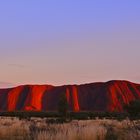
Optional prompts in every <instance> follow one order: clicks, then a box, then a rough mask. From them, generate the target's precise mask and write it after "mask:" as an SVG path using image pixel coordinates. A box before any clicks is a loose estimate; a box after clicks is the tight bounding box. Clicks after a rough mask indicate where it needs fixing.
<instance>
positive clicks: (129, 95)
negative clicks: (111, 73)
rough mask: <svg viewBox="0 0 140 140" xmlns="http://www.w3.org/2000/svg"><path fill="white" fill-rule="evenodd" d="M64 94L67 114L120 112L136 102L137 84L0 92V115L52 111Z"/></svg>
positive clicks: (31, 87) (22, 88)
mask: <svg viewBox="0 0 140 140" xmlns="http://www.w3.org/2000/svg"><path fill="white" fill-rule="evenodd" d="M61 94H65V95H66V97H67V100H68V103H69V110H71V111H123V105H124V104H128V103H129V102H130V101H131V100H135V99H140V84H135V83H131V82H128V81H115V80H114V81H109V82H105V83H103V82H102V83H91V84H83V85H64V86H51V85H22V86H18V87H14V88H8V89H0V111H16V110H26V111H56V110H57V108H58V102H59V99H60V96H61Z"/></svg>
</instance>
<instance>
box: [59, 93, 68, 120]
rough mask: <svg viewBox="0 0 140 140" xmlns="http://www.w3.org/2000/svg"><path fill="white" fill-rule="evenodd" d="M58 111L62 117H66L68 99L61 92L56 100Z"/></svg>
mask: <svg viewBox="0 0 140 140" xmlns="http://www.w3.org/2000/svg"><path fill="white" fill-rule="evenodd" d="M58 112H59V113H60V115H61V116H62V117H67V112H68V101H67V98H66V95H65V94H61V96H60V99H59V102H58Z"/></svg>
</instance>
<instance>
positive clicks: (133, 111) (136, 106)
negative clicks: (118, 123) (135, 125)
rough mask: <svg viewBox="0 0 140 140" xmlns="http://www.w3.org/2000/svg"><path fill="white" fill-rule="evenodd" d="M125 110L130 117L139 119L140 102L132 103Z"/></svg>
mask: <svg viewBox="0 0 140 140" xmlns="http://www.w3.org/2000/svg"><path fill="white" fill-rule="evenodd" d="M124 108H125V110H126V111H127V112H128V113H129V115H130V117H138V115H139V114H140V100H134V101H131V102H130V103H129V104H128V105H125V107H124Z"/></svg>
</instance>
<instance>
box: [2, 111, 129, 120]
mask: <svg viewBox="0 0 140 140" xmlns="http://www.w3.org/2000/svg"><path fill="white" fill-rule="evenodd" d="M0 116H6V117H19V118H31V117H40V118H59V117H61V115H60V114H59V112H36V111H13V112H0ZM67 117H68V118H69V119H72V120H73V119H76V120H88V119H96V118H99V119H103V118H106V119H125V118H126V117H129V114H128V113H125V112H122V113H120V112H68V113H67Z"/></svg>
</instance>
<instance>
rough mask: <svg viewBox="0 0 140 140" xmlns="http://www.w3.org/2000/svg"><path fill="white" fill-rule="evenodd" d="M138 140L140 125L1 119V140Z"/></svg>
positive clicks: (117, 122)
mask: <svg viewBox="0 0 140 140" xmlns="http://www.w3.org/2000/svg"><path fill="white" fill-rule="evenodd" d="M66 139H67V140H138V139H140V121H139V120H136V121H131V120H129V119H125V120H123V121H118V120H111V119H98V118H96V119H95V120H79V121H78V120H73V121H71V122H69V123H51V122H50V121H48V119H46V118H44V119H42V118H35V117H31V118H30V120H28V119H19V118H17V117H1V118H0V140H66Z"/></svg>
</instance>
